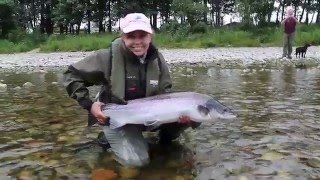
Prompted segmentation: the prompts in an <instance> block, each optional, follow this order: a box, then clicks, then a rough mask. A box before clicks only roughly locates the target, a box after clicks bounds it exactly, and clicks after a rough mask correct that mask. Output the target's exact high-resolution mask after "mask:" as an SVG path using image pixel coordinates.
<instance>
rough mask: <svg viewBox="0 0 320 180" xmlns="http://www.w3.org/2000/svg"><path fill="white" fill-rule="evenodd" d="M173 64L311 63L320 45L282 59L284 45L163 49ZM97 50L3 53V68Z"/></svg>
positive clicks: (57, 61) (43, 64)
mask: <svg viewBox="0 0 320 180" xmlns="http://www.w3.org/2000/svg"><path fill="white" fill-rule="evenodd" d="M159 51H160V52H161V53H162V54H163V55H164V57H165V59H166V61H167V62H168V63H169V64H180V63H183V64H195V65H197V64H205V65H211V66H221V67H226V68H228V67H243V66H244V67H245V66H249V65H254V64H258V65H259V64H260V65H272V66H279V65H280V66H281V65H282V64H294V63H300V62H302V61H303V62H304V63H306V64H309V65H310V66H313V67H314V66H319V64H320V53H319V52H320V46H311V47H310V48H309V49H308V51H307V54H306V58H295V55H294V54H293V55H292V56H293V57H294V58H293V59H280V57H281V55H282V48H281V47H229V48H220V47H219V48H206V49H204V48H201V49H159ZM93 52H94V51H88V52H51V53H42V52H36V51H31V52H26V53H13V54H0V69H11V70H15V69H20V68H40V69H46V68H54V67H65V66H68V65H70V64H72V63H75V62H77V61H79V60H81V59H83V58H84V57H87V56H89V55H90V54H92V53H93Z"/></svg>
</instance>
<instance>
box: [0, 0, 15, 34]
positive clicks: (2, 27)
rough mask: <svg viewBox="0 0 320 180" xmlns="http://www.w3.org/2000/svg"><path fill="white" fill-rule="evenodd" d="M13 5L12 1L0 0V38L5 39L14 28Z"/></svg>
mask: <svg viewBox="0 0 320 180" xmlns="http://www.w3.org/2000/svg"><path fill="white" fill-rule="evenodd" d="M13 7H14V3H13V1H12V0H0V38H6V37H7V35H8V33H9V31H10V30H12V29H14V28H15V21H14V18H13V16H14V8H13Z"/></svg>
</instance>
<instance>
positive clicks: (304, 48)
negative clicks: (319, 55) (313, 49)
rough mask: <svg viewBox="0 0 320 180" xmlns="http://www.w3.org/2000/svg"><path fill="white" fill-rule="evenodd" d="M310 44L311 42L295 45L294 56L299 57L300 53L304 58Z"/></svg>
mask: <svg viewBox="0 0 320 180" xmlns="http://www.w3.org/2000/svg"><path fill="white" fill-rule="evenodd" d="M310 46H311V44H309V43H307V44H305V45H304V46H302V47H297V48H296V57H297V56H298V55H299V58H300V55H301V57H303V58H305V57H306V53H307V49H308V47H310Z"/></svg>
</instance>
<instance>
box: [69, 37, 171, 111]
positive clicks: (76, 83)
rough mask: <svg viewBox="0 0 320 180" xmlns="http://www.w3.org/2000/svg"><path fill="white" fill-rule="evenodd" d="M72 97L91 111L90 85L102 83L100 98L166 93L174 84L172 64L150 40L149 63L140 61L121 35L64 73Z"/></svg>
mask: <svg viewBox="0 0 320 180" xmlns="http://www.w3.org/2000/svg"><path fill="white" fill-rule="evenodd" d="M64 84H65V86H66V90H67V92H68V94H69V96H70V97H72V98H74V99H76V100H77V101H78V102H79V104H80V105H81V106H82V107H83V108H84V109H87V110H89V111H90V109H91V105H92V100H91V99H90V97H89V90H88V89H87V87H88V86H92V85H102V86H103V88H102V89H103V91H102V93H101V94H100V98H99V99H100V101H102V102H105V103H106V102H110V101H111V102H112V99H111V97H110V96H111V94H112V96H115V97H117V98H120V99H122V100H131V99H136V98H142V97H146V96H152V95H156V94H160V93H164V92H166V91H167V90H169V89H170V88H171V86H172V83H171V78H170V73H169V69H168V66H167V64H166V62H165V60H164V58H163V56H162V54H161V53H160V52H158V50H157V49H156V48H155V47H154V46H153V45H152V44H150V47H149V49H148V52H147V56H146V63H145V64H142V63H140V62H139V59H138V58H137V56H135V55H134V54H133V53H132V52H131V51H130V50H129V49H127V48H126V47H125V46H124V43H123V42H122V40H121V39H120V38H118V39H116V40H114V41H113V42H112V44H111V46H110V48H109V49H104V50H99V51H97V52H95V53H93V54H92V55H90V56H88V57H86V58H84V59H83V60H81V61H79V62H77V63H75V64H72V65H70V66H69V67H68V69H67V71H66V72H65V73H64Z"/></svg>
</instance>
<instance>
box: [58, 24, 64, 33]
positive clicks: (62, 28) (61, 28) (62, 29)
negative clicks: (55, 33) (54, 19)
mask: <svg viewBox="0 0 320 180" xmlns="http://www.w3.org/2000/svg"><path fill="white" fill-rule="evenodd" d="M59 29H60V34H63V32H64V27H63V24H62V23H61V24H60V25H59Z"/></svg>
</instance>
